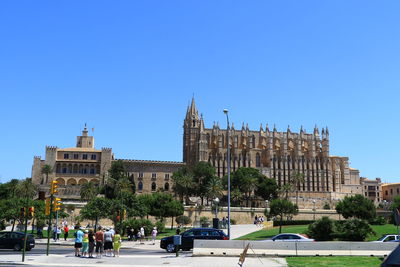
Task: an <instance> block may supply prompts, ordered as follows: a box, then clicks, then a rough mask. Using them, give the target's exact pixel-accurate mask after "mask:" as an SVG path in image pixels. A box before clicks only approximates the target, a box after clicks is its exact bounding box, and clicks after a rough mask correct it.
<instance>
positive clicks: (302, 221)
mask: <svg viewBox="0 0 400 267" xmlns="http://www.w3.org/2000/svg"><path fill="white" fill-rule="evenodd" d="M313 222H315V221H314V220H293V221H282V225H304V224H310V223H313ZM274 226H279V221H276V220H274Z"/></svg>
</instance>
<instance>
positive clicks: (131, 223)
mask: <svg viewBox="0 0 400 267" xmlns="http://www.w3.org/2000/svg"><path fill="white" fill-rule="evenodd" d="M142 226H143V227H144V233H145V235H150V233H151V231H152V230H153V227H154V225H153V224H152V223H151V221H150V220H147V219H129V220H126V221H124V227H125V228H128V227H131V228H132V229H134V230H140V227H142Z"/></svg>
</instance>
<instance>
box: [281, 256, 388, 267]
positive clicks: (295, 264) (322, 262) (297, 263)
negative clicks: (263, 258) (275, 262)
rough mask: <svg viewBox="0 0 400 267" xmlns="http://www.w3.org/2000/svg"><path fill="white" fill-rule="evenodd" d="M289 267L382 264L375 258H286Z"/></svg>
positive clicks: (355, 266)
mask: <svg viewBox="0 0 400 267" xmlns="http://www.w3.org/2000/svg"><path fill="white" fill-rule="evenodd" d="M286 261H287V263H288V266H289V267H309V266H312V267H325V266H329V267H343V266H351V267H377V266H380V264H381V263H382V259H381V258H377V257H361V256H360V257H359V256H353V257H347V256H338V257H288V258H286Z"/></svg>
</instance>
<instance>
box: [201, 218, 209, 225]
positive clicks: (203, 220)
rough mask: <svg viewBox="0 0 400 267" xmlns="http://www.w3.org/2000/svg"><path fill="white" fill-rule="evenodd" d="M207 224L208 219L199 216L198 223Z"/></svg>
mask: <svg viewBox="0 0 400 267" xmlns="http://www.w3.org/2000/svg"><path fill="white" fill-rule="evenodd" d="M207 222H208V217H206V216H201V217H200V223H201V224H203V223H207Z"/></svg>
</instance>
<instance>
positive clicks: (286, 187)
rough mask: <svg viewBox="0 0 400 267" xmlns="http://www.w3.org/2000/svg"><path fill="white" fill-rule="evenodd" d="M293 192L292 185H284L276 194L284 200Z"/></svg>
mask: <svg viewBox="0 0 400 267" xmlns="http://www.w3.org/2000/svg"><path fill="white" fill-rule="evenodd" d="M292 191H293V185H292V184H284V185H281V186H280V187H279V189H278V194H279V196H280V197H283V198H285V199H288V198H289V193H290V192H292Z"/></svg>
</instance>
